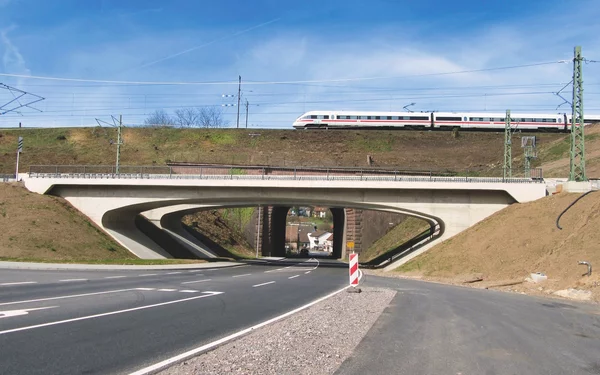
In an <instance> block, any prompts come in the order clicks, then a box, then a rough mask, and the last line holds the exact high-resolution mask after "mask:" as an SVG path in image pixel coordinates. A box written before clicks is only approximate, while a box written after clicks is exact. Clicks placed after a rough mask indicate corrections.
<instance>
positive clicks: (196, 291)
mask: <svg viewBox="0 0 600 375" xmlns="http://www.w3.org/2000/svg"><path fill="white" fill-rule="evenodd" d="M179 292H180V293H198V292H199V291H198V290H193V289H183V290H180V291H179Z"/></svg>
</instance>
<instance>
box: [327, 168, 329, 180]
mask: <svg viewBox="0 0 600 375" xmlns="http://www.w3.org/2000/svg"><path fill="white" fill-rule="evenodd" d="M327 181H329V168H327Z"/></svg>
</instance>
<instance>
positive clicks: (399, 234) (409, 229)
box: [360, 216, 429, 262]
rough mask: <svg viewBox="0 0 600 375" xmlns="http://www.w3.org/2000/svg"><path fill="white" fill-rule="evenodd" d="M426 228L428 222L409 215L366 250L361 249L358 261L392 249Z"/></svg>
mask: <svg viewBox="0 0 600 375" xmlns="http://www.w3.org/2000/svg"><path fill="white" fill-rule="evenodd" d="M427 228H429V224H428V223H427V222H426V221H425V220H421V219H418V218H415V217H410V216H409V217H407V218H406V220H404V221H402V222H401V223H400V224H398V225H396V226H395V227H394V228H392V229H391V230H390V231H389V232H388V233H387V234H386V235H385V236H383V237H381V238H380V239H379V240H377V241H375V242H374V243H373V244H372V245H371V246H370V247H369V248H368V249H367V250H366V251H363V252H362V253H361V254H360V261H361V262H368V261H370V260H371V259H373V258H376V257H378V256H380V255H381V254H384V253H387V252H388V251H391V250H394V249H395V248H397V247H398V246H400V245H402V244H403V243H405V242H406V241H408V240H410V239H411V238H413V237H414V236H416V235H418V234H419V233H421V232H423V231H424V230H426V229H427Z"/></svg>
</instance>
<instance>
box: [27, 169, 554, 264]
mask: <svg viewBox="0 0 600 375" xmlns="http://www.w3.org/2000/svg"><path fill="white" fill-rule="evenodd" d="M98 168H99V167H90V166H86V167H72V166H63V167H32V168H31V171H30V172H29V173H27V174H21V179H22V180H23V181H24V183H25V186H26V187H27V188H28V189H29V190H31V191H34V192H37V193H40V194H53V195H57V196H61V197H63V198H65V199H66V200H67V201H69V202H70V203H71V204H72V205H73V206H74V207H76V208H77V209H79V210H80V211H81V212H83V213H84V214H85V215H87V216H88V217H89V218H90V219H91V220H93V221H94V222H95V223H96V224H97V225H98V226H100V227H101V228H103V229H104V230H105V231H106V232H107V233H108V234H110V235H111V236H112V237H113V238H114V239H115V240H117V241H118V242H119V243H120V244H122V245H123V246H124V247H126V248H127V249H129V250H130V251H131V252H132V253H134V254H135V255H137V256H138V257H140V258H147V259H151V258H166V257H173V256H177V254H175V255H174V254H172V253H170V252H168V251H166V250H165V249H164V248H163V247H161V242H164V241H166V237H168V238H169V239H170V240H173V239H175V240H176V241H177V242H178V243H179V244H181V245H182V247H183V248H185V249H186V251H188V252H189V253H191V254H193V255H195V256H197V257H214V256H216V255H217V254H215V252H214V251H213V250H212V249H211V248H210V246H207V244H205V243H203V242H202V241H201V240H199V239H198V238H196V237H194V236H191V235H190V233H188V232H187V231H185V230H184V228H183V227H182V225H181V217H182V216H184V215H186V214H188V213H191V212H195V211H198V210H203V209H210V208H222V207H249V206H254V207H256V206H260V207H263V208H265V209H262V210H261V217H260V220H257V227H259V228H261V229H260V233H261V236H260V237H259V238H261V240H262V241H261V242H259V243H258V244H257V246H258V249H260V251H261V253H262V254H265V255H267V254H269V255H272V256H284V255H285V249H284V243H285V225H286V222H285V216H286V214H287V211H288V209H289V208H290V207H292V206H301V205H319V206H325V207H330V209H331V212H332V214H333V219H334V241H335V242H334V254H335V255H337V256H339V257H345V255H346V251H347V249H346V242H347V241H348V240H354V241H356V242H360V238H357V233H356V227H357V225H359V223H357V217H358V216H360V215H359V213H360V211H361V210H379V211H388V212H396V213H401V214H405V215H409V216H415V217H418V218H421V219H424V220H426V221H427V222H428V223H429V224H430V226H431V236H430V238H428V243H427V244H426V245H425V246H422V247H421V248H420V249H419V250H418V251H415V252H413V253H411V255H410V256H408V257H404V258H403V261H407V260H408V259H410V258H412V257H414V256H416V255H418V254H420V253H421V252H423V251H425V250H427V249H428V248H429V247H431V246H433V245H435V244H436V243H439V242H440V241H443V240H445V239H448V238H450V237H452V236H454V235H455V234H457V233H459V232H461V231H463V230H464V229H466V228H468V227H470V226H472V225H474V224H475V223H477V222H479V221H480V220H483V219H485V218H486V217H488V216H490V215H491V214H493V213H495V212H497V211H498V210H501V209H502V208H504V207H506V206H508V205H510V204H513V203H516V202H528V201H532V200H536V199H539V198H541V197H544V196H545V195H546V194H547V193H546V185H545V184H544V183H543V181H541V180H535V179H525V178H513V179H502V178H474V177H451V176H433V175H429V176H427V175H409V174H407V173H404V172H402V171H381V170H378V171H374V170H360V173H359V170H357V169H353V170H346V169H314V168H313V169H299V168H271V169H270V170H267V169H265V168H262V170H261V169H260V168H252V169H243V168H240V167H235V168H233V167H229V168H227V167H217V166H212V167H206V166H205V167H202V168H200V170H198V168H195V169H194V168H185V167H180V168H179V169H173V168H172V167H171V168H169V167H167V169H164V168H163V169H160V168H159V169H153V168H152V167H145V168H146V169H145V170H142V169H140V168H142V167H131V168H132V169H130V170H129V171H128V169H127V168H128V167H121V170H120V171H119V172H120V173H118V174H117V173H111V172H113V171H108V173H107V171H102V170H100V171H99V170H98ZM132 170H134V172H132ZM144 228H146V230H144ZM148 228H152V229H153V230H150V231H149V230H147V229H148ZM149 232H152V233H153V235H148V233H149ZM165 236H166V237H165ZM396 265H398V264H396ZM396 265H395V266H396Z"/></svg>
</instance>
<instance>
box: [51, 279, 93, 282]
mask: <svg viewBox="0 0 600 375" xmlns="http://www.w3.org/2000/svg"><path fill="white" fill-rule="evenodd" d="M58 281H61V282H67V281H87V279H64V280H58Z"/></svg>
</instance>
